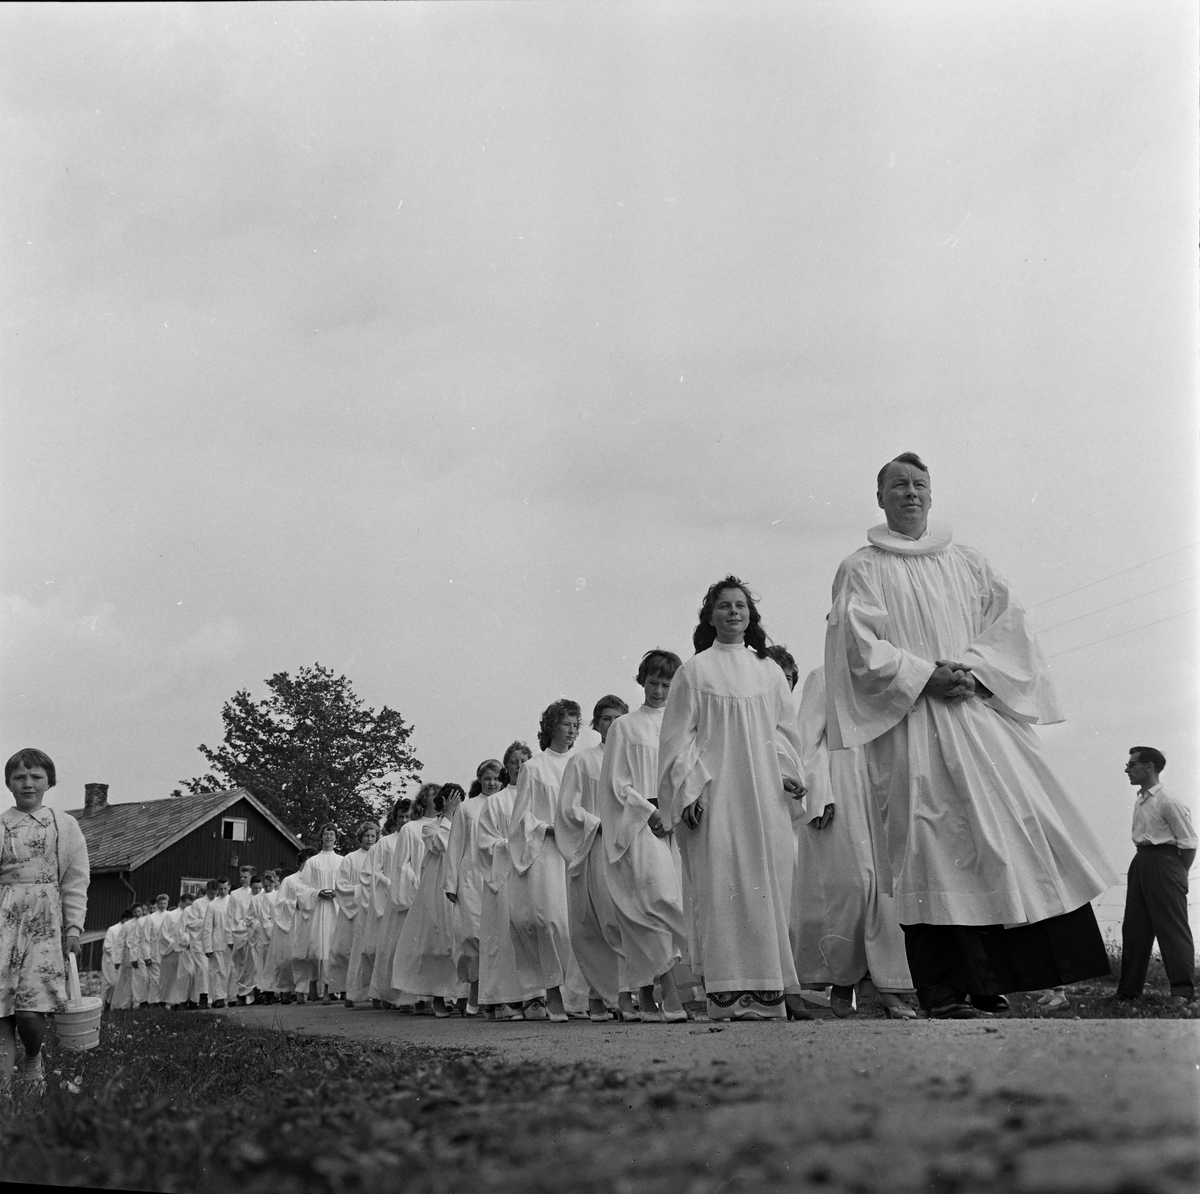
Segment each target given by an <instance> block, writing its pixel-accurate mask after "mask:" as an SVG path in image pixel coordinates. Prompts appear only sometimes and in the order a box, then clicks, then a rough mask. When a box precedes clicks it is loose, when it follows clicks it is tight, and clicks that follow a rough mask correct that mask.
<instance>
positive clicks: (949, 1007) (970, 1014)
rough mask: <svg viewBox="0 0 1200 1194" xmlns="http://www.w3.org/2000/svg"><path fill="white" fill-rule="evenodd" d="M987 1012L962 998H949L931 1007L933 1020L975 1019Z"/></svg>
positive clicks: (930, 1015) (930, 1013) (930, 1014)
mask: <svg viewBox="0 0 1200 1194" xmlns="http://www.w3.org/2000/svg"><path fill="white" fill-rule="evenodd" d="M986 1014H987V1013H986V1012H981V1011H979V1010H978V1009H977V1008H974V1007H972V1006H971V1005H970V1004H969V1003H967V1002H965V1001H964V1000H962V999H947V1000H946V1002H945V1003H938V1004H935V1005H934V1006H933V1007H931V1008H930V1009H929V1018H930V1019H931V1020H975V1019H978V1018H979V1017H980V1016H983V1015H986Z"/></svg>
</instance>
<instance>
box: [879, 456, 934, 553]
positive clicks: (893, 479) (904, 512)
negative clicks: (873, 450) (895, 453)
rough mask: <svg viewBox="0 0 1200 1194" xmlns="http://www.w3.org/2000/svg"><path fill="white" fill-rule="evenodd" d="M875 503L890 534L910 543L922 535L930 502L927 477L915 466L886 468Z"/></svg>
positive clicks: (891, 466) (896, 465)
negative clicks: (903, 538)
mask: <svg viewBox="0 0 1200 1194" xmlns="http://www.w3.org/2000/svg"><path fill="white" fill-rule="evenodd" d="M877 499H878V501H879V508H880V509H881V510H882V511H883V512H884V514H885V515H887V524H888V527H889V528H890V529H891V530H893V531H897V532H898V533H899V534H901V535H908V536H910V537H911V538H914V539H915V538H917V537H918V536H919V535H921V534H923V533H924V531H925V526H926V523H928V521H929V507H930V505H931V504H932V501H933V499H932V495H931V493H930V489H929V474H928V473H923V472H922V471H921V470H920V469H919V468H917V466H916V465H915V464H896V463H895V462H893V463H891V464H889V465H888V466H887V471H886V472H885V473H884V474H883V484H882V485H881V486H880V488H879V493H878V495H877Z"/></svg>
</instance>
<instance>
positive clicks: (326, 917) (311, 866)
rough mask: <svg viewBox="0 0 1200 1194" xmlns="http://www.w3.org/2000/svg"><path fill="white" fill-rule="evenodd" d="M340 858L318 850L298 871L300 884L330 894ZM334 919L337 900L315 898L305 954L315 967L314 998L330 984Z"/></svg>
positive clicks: (334, 854)
mask: <svg viewBox="0 0 1200 1194" xmlns="http://www.w3.org/2000/svg"><path fill="white" fill-rule="evenodd" d="M342 857H343V856H342V855H341V854H339V853H338V852H337V851H336V850H322V851H321V852H320V853H319V854H314V855H313V856H312V857H311V858H310V859H309V860H308V861H307V862H306V863H305V864H304V866H303V867H302V868H301V870H300V881H301V882H302V883H304V884H306V885H307V886H308V887H311V888H312V889H313V890H314V891H316V892H322V891H333V890H334V885H335V884H336V883H337V876H338V868H339V867H340V866H341V865H342ZM337 919H338V909H337V900H336V899H325V898H322V897H320V896H318V898H317V904H316V909H315V910H314V912H313V914H312V917H311V919H310V920H309V922H308V932H309V943H308V952H307V957H308V959H309V961H311V962H313V963H314V964H315V970H316V973H315V975H314V976H313V977H314V978H316V980H317V994H318V995H320V994H323V993H324V992H323V991H322V990H321V988H322V987H324V986H326V985H327V984H330V983H331V982H332V977H333V976H332V970H333V933H334V930H335V929H336V928H337ZM331 989H333V990H336V988H331Z"/></svg>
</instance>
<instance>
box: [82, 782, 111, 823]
mask: <svg viewBox="0 0 1200 1194" xmlns="http://www.w3.org/2000/svg"><path fill="white" fill-rule="evenodd" d="M106 808H108V784H84V785H83V815H84V816H85V817H93V816H95V815H96V813H101V812H103V811H104V810H105V809H106Z"/></svg>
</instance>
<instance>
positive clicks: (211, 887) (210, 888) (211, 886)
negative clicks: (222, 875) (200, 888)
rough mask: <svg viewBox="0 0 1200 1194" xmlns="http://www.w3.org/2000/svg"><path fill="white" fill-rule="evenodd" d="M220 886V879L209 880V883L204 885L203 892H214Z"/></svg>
mask: <svg viewBox="0 0 1200 1194" xmlns="http://www.w3.org/2000/svg"><path fill="white" fill-rule="evenodd" d="M220 886H221V880H220V879H209V881H208V882H207V883H205V885H204V890H205V891H207V892H214V891H216V890H217V888H219V887H220Z"/></svg>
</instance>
